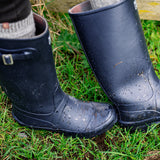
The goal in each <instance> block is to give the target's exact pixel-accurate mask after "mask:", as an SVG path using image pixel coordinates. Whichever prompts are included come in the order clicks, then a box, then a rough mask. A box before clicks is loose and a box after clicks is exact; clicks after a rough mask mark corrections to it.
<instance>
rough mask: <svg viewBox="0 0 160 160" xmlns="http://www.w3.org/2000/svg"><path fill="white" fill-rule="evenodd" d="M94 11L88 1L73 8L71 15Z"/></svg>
mask: <svg viewBox="0 0 160 160" xmlns="http://www.w3.org/2000/svg"><path fill="white" fill-rule="evenodd" d="M89 10H92V7H91V3H90V1H86V2H83V3H80V4H78V5H76V6H75V7H73V8H72V9H70V10H69V12H70V13H80V12H85V11H89Z"/></svg>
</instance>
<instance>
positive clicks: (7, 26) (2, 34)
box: [0, 12, 36, 39]
mask: <svg viewBox="0 0 160 160" xmlns="http://www.w3.org/2000/svg"><path fill="white" fill-rule="evenodd" d="M35 30H36V29H35V23H34V19H33V13H32V12H31V13H30V14H29V16H28V17H27V18H25V19H23V20H21V21H18V22H13V23H8V22H4V23H0V38H8V39H25V38H31V37H33V36H34V35H35Z"/></svg>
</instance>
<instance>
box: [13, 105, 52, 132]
mask: <svg viewBox="0 0 160 160" xmlns="http://www.w3.org/2000/svg"><path fill="white" fill-rule="evenodd" d="M12 115H13V118H14V119H15V120H16V121H17V122H18V123H19V124H20V125H22V126H28V127H30V128H36V129H47V130H55V129H54V127H53V125H52V124H51V123H50V122H48V121H45V120H42V119H38V118H35V117H32V116H29V115H26V114H25V113H23V112H21V111H19V110H18V109H16V107H13V110H12Z"/></svg>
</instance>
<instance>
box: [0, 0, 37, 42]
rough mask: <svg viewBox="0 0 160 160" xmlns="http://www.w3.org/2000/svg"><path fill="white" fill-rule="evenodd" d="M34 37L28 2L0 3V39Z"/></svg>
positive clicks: (17, 0)
mask: <svg viewBox="0 0 160 160" xmlns="http://www.w3.org/2000/svg"><path fill="white" fill-rule="evenodd" d="M34 35H35V24H34V19H33V14H32V11H31V5H30V2H29V0H23V1H22V0H14V1H10V0H5V1H0V38H8V39H13V38H14V39H22V38H30V37H32V36H34Z"/></svg>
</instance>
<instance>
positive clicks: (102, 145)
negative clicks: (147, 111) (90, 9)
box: [0, 4, 160, 160]
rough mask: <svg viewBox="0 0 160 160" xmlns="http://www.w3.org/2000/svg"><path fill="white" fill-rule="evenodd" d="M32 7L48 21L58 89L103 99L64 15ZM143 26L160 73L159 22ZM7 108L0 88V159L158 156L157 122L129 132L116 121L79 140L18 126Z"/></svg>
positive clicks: (138, 159)
mask: <svg viewBox="0 0 160 160" xmlns="http://www.w3.org/2000/svg"><path fill="white" fill-rule="evenodd" d="M33 10H34V11H36V12H38V13H42V12H43V13H44V15H45V17H46V18H47V20H48V23H49V26H50V31H51V36H52V42H53V43H52V47H53V51H54V56H55V64H56V69H57V75H58V78H59V81H60V84H61V87H62V89H63V90H64V91H65V92H66V93H68V94H70V95H72V96H75V97H76V98H79V99H81V100H85V101H96V102H108V98H107V96H106V95H105V94H104V92H103V91H102V89H101V88H100V86H99V84H98V82H97V81H96V79H95V77H94V75H93V73H92V71H91V69H90V67H89V65H88V62H87V60H86V57H85V56H84V54H83V51H82V49H81V46H80V43H79V41H78V39H77V37H76V35H75V32H74V29H73V26H72V23H71V20H70V18H69V16H68V14H55V13H49V12H48V11H47V10H46V8H45V5H44V4H42V5H36V6H34V7H33ZM142 25H143V29H144V34H145V37H146V41H147V45H148V49H149V52H150V57H151V59H152V62H153V65H154V68H155V70H156V73H157V75H158V77H159V78H160V22H156V21H142ZM11 109H12V106H11V102H10V100H9V99H8V98H7V96H6V95H5V93H4V92H2V90H0V159H3V160H6V159H11V160H14V159H22V160H24V159H25V160H32V159H33V160H45V159H47V160H48V159H49V160H51V159H64V160H65V159H76V160H77V159H98V160H99V159H109V160H119V159H121V160H132V159H133V160H143V159H145V158H147V157H148V156H151V157H150V158H151V160H152V159H155V158H157V160H158V159H160V156H159V155H157V153H159V151H160V126H159V125H153V126H151V127H149V128H148V130H147V132H145V133H144V132H141V131H135V132H133V133H131V132H130V131H129V130H126V129H124V128H121V127H120V126H119V125H118V124H116V125H115V126H114V127H113V128H112V129H111V130H109V131H108V132H106V133H104V134H103V135H101V136H98V137H95V138H92V139H85V138H83V139H80V138H78V137H77V138H72V137H65V136H64V135H63V134H58V133H53V132H50V131H45V130H33V129H29V128H27V127H23V126H20V125H19V124H18V123H17V122H15V120H14V119H13V117H12V115H11ZM153 155H155V156H153ZM154 157H155V158H154Z"/></svg>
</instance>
